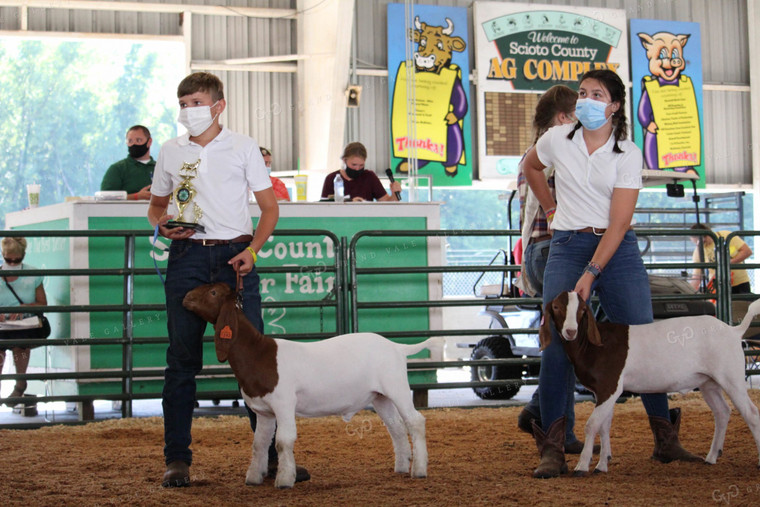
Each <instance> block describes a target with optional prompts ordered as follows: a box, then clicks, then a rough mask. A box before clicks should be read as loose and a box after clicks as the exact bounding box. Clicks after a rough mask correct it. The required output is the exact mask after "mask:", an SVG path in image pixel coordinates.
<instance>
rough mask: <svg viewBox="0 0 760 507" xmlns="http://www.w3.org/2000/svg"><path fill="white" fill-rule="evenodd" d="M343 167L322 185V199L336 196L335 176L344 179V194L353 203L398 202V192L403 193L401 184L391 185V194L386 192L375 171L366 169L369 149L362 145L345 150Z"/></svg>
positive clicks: (332, 173) (348, 147)
mask: <svg viewBox="0 0 760 507" xmlns="http://www.w3.org/2000/svg"><path fill="white" fill-rule="evenodd" d="M341 158H342V159H343V167H342V168H341V169H339V170H337V171H333V172H331V173H330V174H328V175H327V177H326V178H325V182H324V184H323V185H322V199H329V198H330V197H331V196H334V195H335V188H334V183H335V176H336V175H338V174H340V177H341V178H343V193H344V195H346V196H347V198H350V200H352V201H375V200H377V201H397V200H398V199H396V192H401V183H399V182H398V181H394V182H393V183H391V194H390V195H389V194H388V192H386V191H385V188H384V187H383V184H382V183H380V178H378V177H377V174H375V173H374V171H368V170H366V169H365V168H364V164H365V162H366V161H367V148H365V147H364V145H363V144H362V143H350V144H348V145H347V146H346V147H345V149H344V150H343V157H341Z"/></svg>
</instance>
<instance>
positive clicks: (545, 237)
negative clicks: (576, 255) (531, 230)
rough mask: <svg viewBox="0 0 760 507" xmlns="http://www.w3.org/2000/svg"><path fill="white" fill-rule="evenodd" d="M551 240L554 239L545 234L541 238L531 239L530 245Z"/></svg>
mask: <svg viewBox="0 0 760 507" xmlns="http://www.w3.org/2000/svg"><path fill="white" fill-rule="evenodd" d="M550 239H552V235H551V234H544V235H543V236H539V237H537V238H530V239H529V240H528V244H529V245H532V244H533V243H541V242H542V241H549V240H550Z"/></svg>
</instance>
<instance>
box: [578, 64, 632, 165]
mask: <svg viewBox="0 0 760 507" xmlns="http://www.w3.org/2000/svg"><path fill="white" fill-rule="evenodd" d="M586 79H596V80H597V81H599V82H600V83H601V84H602V86H603V87H604V88H605V89H606V90H607V92H608V93H609V94H610V99H611V101H612V102H619V103H620V107H619V108H618V110H617V111H615V112H614V113H612V118H611V119H610V121H611V122H612V127H613V132H614V135H615V146H614V147H613V148H612V151H613V152H615V153H623V150H621V149H620V146H618V141H622V140H623V139H625V138H627V137H628V123H627V121H628V120H627V118H626V116H625V85H624V84H623V81H622V80H621V79H620V76H618V75H617V74H616V73H615V72H614V71H612V70H609V69H595V70H590V71H588V72H586V73H585V74H583V75H582V76H581V79H580V82H581V83H582V82H583V81H585V80H586ZM579 128H581V122H578V123H576V124H575V128H573V130H572V131H571V132H570V133H569V134H568V136H567V138H568V139H572V138H573V135H575V131H576V130H578V129H579Z"/></svg>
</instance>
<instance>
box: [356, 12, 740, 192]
mask: <svg viewBox="0 0 760 507" xmlns="http://www.w3.org/2000/svg"><path fill="white" fill-rule="evenodd" d="M505 1H508V0H505ZM746 1H747V0H597V1H592V0H573V1H558V0H547V1H543V2H541V1H535V2H525V1H522V2H510V3H532V4H536V5H573V6H583V7H602V8H611V9H625V10H626V15H627V17H628V18H629V19H630V18H643V19H672V20H674V21H688V22H697V23H700V27H701V35H702V60H703V61H702V65H703V73H704V77H703V78H704V83H705V85H706V88H707V89H706V90H705V91H704V92H703V93H704V126H705V131H704V142H705V148H704V153H705V155H706V157H705V170H706V173H707V182H708V183H720V184H736V183H737V182H741V183H746V184H749V183H751V182H752V168H751V160H752V159H751V155H752V153H751V150H750V146H751V139H750V123H751V122H750V121H751V118H750V110H749V91H738V90H722V89H721V90H710V86H709V85H718V84H729V85H744V86H748V85H749V51H748V46H747V44H748V36H747V30H748V27H747V9H746ZM389 3H393V2H390V1H389V0H378V1H371V2H370V1H362V0H358V1H357V13H356V18H357V32H358V38H357V48H356V49H357V60H358V67H359V68H362V67H366V68H377V67H382V68H385V67H386V66H387V48H386V39H387V32H386V19H387V16H386V9H387V5H388V4H389ZM417 3H420V4H430V5H442V6H454V7H467V8H469V9H470V12H469V19H470V33H471V34H472V9H471V7H472V3H473V2H472V1H471V0H450V1H442V0H441V1H435V0H431V1H419V2H417ZM473 46H474V45H473V44H470V45H469V54H470V65H472V66H474V64H475V54H474V48H473ZM687 47H688V46H687ZM359 84H362V85H363V86H364V89H363V90H362V98H361V106H360V108H359V113H358V114H355V116H356V117H355V118H352V116H351V114H349V128H348V129H347V136H348V137H352V139H350V140H352V141H356V140H358V141H361V142H364V143H365V144H366V146H367V149H368V150H369V152H370V153H371V154H372V155H371V158H373V161H374V165H375V167H376V168H384V167H387V166H388V164H389V160H390V153H389V150H390V144H389V143H390V136H389V127H388V91H387V78H384V77H382V78H381V77H362V78H361V79H360V80H359ZM470 92H471V101H470V103H471V107H472V109H471V112H472V114H475V115H477V114H478V111H476V110H475V106H476V101H475V100H474V98H475V96H476V95H475V93H476V89H475V87H474V86H471V88H470ZM729 119H731V121H728V120H729ZM352 120H353V121H352ZM473 125H475V122H474V121H473ZM473 142H477V139H476V132H473Z"/></svg>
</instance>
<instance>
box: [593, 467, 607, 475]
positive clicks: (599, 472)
mask: <svg viewBox="0 0 760 507" xmlns="http://www.w3.org/2000/svg"><path fill="white" fill-rule="evenodd" d="M594 473H595V474H606V473H607V470H599V469H598V468H595V469H594Z"/></svg>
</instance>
